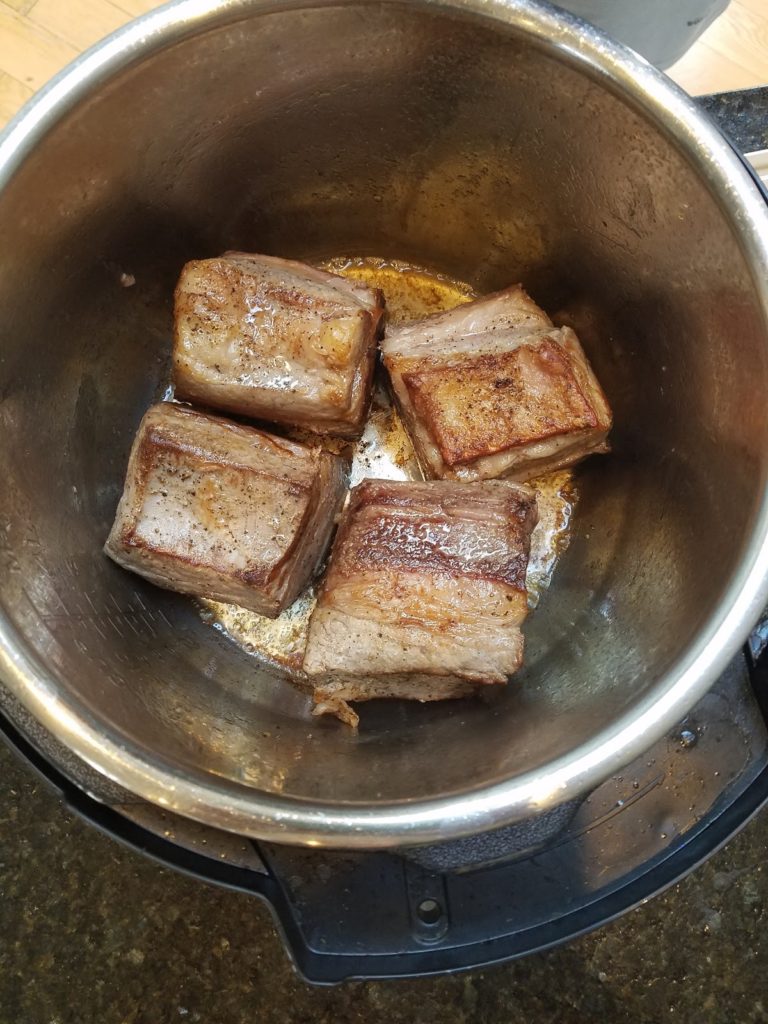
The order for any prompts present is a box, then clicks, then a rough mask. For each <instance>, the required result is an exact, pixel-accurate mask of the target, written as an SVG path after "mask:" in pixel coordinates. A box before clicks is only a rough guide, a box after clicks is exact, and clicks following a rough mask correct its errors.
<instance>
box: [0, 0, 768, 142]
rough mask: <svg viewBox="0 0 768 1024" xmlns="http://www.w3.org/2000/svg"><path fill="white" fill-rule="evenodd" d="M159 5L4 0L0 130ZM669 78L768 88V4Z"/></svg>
mask: <svg viewBox="0 0 768 1024" xmlns="http://www.w3.org/2000/svg"><path fill="white" fill-rule="evenodd" d="M638 2H642V0H638ZM674 2H675V0H670V3H674ZM159 6H160V4H159V3H158V2H157V0H0V125H2V124H3V123H4V122H5V121H6V120H7V119H8V118H9V117H11V116H12V115H13V114H14V113H15V112H16V111H17V110H18V108H19V107H20V106H21V105H22V103H24V101H25V100H26V99H27V98H28V97H29V96H31V95H32V93H33V92H34V91H35V90H36V89H39V88H40V86H41V85H43V84H44V83H45V82H46V81H47V80H48V79H49V78H50V77H51V75H53V74H54V73H55V72H56V71H58V70H59V69H60V68H62V67H64V65H65V64H67V63H68V62H69V61H70V60H72V58H73V57H75V56H76V55H77V54H78V53H79V52H80V51H81V50H84V49H85V48H86V47H88V46H90V45H91V44H92V43H95V42H96V41H97V40H99V39H101V38H102V37H103V36H105V35H107V33H109V32H112V31H113V30H114V29H116V28H118V27H119V26H120V25H123V24H124V23H125V22H126V21H129V20H130V19H131V18H132V17H135V16H136V15H139V14H143V13H145V12H146V11H150V10H153V9H154V8H155V7H159ZM669 74H670V75H671V76H672V78H674V79H675V81H676V82H678V83H679V84H680V85H682V86H683V88H685V89H687V90H688V91H689V92H691V93H693V94H697V93H703V92H718V91H721V90H726V89H745V88H748V87H749V86H753V85H766V84H768V0H731V4H730V6H729V8H728V9H727V11H726V12H725V14H723V15H722V16H721V17H720V18H718V19H717V21H716V22H714V24H712V25H710V27H709V28H708V29H707V31H706V32H705V33H704V34H703V35H702V36H701V37H700V39H699V40H698V41H697V42H696V44H695V45H694V46H693V48H692V49H691V50H689V52H688V53H687V54H686V55H685V56H684V57H683V59H682V60H681V61H679V62H678V63H677V64H676V65H675V66H674V67H673V68H672V69H671V70H670V71H669Z"/></svg>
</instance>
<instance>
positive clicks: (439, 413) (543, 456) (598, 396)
mask: <svg viewBox="0 0 768 1024" xmlns="http://www.w3.org/2000/svg"><path fill="white" fill-rule="evenodd" d="M381 348H382V352H383V354H384V363H385V366H386V367H387V370H388V372H389V375H390V381H391V384H392V390H393V392H394V396H395V400H396V402H397V405H398V408H399V410H400V414H401V416H402V419H403V422H404V424H405V427H406V429H407V430H408V433H409V435H410V437H411V440H412V442H413V445H414V448H415V449H416V454H417V456H418V459H419V462H420V464H421V467H422V469H423V470H424V473H425V475H426V476H429V477H434V478H442V479H454V480H485V479H491V478H494V477H500V476H506V477H509V478H511V479H516V480H531V479H533V478H534V477H536V476H541V475H542V474H543V473H547V472H550V471H552V470H555V469H560V468H562V467H564V466H569V465H571V464H573V463H574V462H577V461H579V460H580V459H582V458H584V457H585V456H587V455H590V454H592V453H594V452H604V451H607V450H608V447H607V444H606V437H607V435H608V431H609V430H610V427H611V412H610V409H609V408H608V404H607V402H606V400H605V397H604V395H603V393H602V391H601V389H600V385H599V384H598V382H597V379H596V377H595V375H594V373H593V372H592V369H591V367H590V365H589V363H588V362H587V358H586V356H585V355H584V352H583V350H582V348H581V345H580V344H579V340H578V338H577V337H576V335H575V334H574V332H573V331H572V330H570V329H569V328H568V327H562V328H555V327H553V325H552V322H551V321H550V320H549V318H548V317H547V315H546V314H545V313H544V312H543V310H541V309H539V307H538V306H537V305H536V304H535V303H534V302H533V301H532V300H531V299H530V298H529V297H528V296H527V295H526V294H525V292H524V291H523V289H522V288H521V287H520V286H519V285H516V286H515V287H513V288H508V289H506V290H505V291H502V292H497V293H496V294H495V295H488V296H486V297H485V298H483V299H478V300H477V301H476V302H470V303H467V304H466V305H463V306H459V307H458V308H456V309H452V310H450V311H449V312H447V313H438V314H437V315H436V316H431V317H427V318H426V319H424V320H420V321H418V322H416V323H413V324H408V325H406V326H404V327H400V328H396V329H393V330H390V331H388V332H387V336H386V338H385V339H384V341H383V342H382V346H381Z"/></svg>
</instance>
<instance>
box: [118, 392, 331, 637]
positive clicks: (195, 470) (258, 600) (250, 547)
mask: <svg viewBox="0 0 768 1024" xmlns="http://www.w3.org/2000/svg"><path fill="white" fill-rule="evenodd" d="M345 490H346V472H345V465H344V462H343V461H342V460H341V459H340V458H339V457H338V456H336V455H331V454H329V453H328V452H324V451H322V450H321V449H319V448H309V447H307V446H306V445H302V444H296V443H294V442H292V441H286V440H285V439H284V438H280V437H273V436H272V435H271V434H265V433H263V432H262V431H260V430H255V429H254V428H252V427H242V426H239V425H237V424H235V423H230V422H229V421H228V420H224V419H220V418H219V417H216V416H207V415H205V414H204V413H199V412H195V411H194V410H192V409H189V408H185V407H184V406H181V405H175V404H172V403H170V402H161V403H160V404H159V405H155V406H153V407H152V408H151V409H150V410H149V411H148V412H147V413H146V415H145V416H144V419H143V420H142V421H141V424H140V426H139V430H138V433H137V435H136V438H135V440H134V443H133V448H132V450H131V456H130V460H129V462H128V472H127V475H126V480H125V489H124V491H123V495H122V497H121V499H120V503H119V505H118V508H117V514H116V516H115V522H114V525H113V527H112V530H111V532H110V535H109V538H108V539H107V543H106V545H105V549H104V550H105V551H106V553H107V554H108V555H109V556H110V558H113V559H114V560H115V561H116V562H117V563H118V564H119V565H122V566H124V567H125V568H126V569H132V570H133V571H134V572H137V573H139V574H140V575H141V576H145V577H146V578H147V579H148V580H151V581H152V582H153V583H156V584H158V585H159V586H161V587H167V588H168V589H170V590H178V591H181V592H182V593H185V594H197V595H198V596H200V597H209V598H214V599H216V600H218V601H226V602H229V603H232V604H237V605H241V606H242V607H243V608H249V609H251V610H252V611H255V612H259V613H260V614H262V615H268V616H270V617H272V618H274V617H275V616H277V615H279V613H280V612H281V611H282V610H283V609H284V608H286V607H287V606H288V605H289V604H291V603H292V602H293V601H295V600H296V598H297V597H298V595H299V594H300V593H301V591H302V590H303V589H304V587H305V586H306V585H307V583H308V582H309V580H310V578H311V576H312V575H313V573H314V572H315V571H316V570H317V568H318V566H319V564H320V562H321V560H322V558H323V556H324V554H325V552H326V549H327V547H328V543H329V541H330V538H331V532H332V530H333V526H334V523H335V517H336V515H337V513H338V512H339V509H340V508H341V505H342V503H343V500H344V495H345Z"/></svg>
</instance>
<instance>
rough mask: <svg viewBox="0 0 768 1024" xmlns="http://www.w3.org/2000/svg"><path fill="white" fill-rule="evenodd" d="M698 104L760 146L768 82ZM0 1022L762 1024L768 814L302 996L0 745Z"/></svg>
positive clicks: (224, 903) (279, 956)
mask: <svg viewBox="0 0 768 1024" xmlns="http://www.w3.org/2000/svg"><path fill="white" fill-rule="evenodd" d="M703 103H704V105H705V106H706V107H707V108H708V109H709V110H710V112H712V113H713V114H714V115H715V116H716V117H717V119H718V120H719V121H720V123H721V124H722V125H723V127H724V128H725V130H726V131H728V133H729V134H730V135H731V137H732V138H733V140H734V141H735V142H736V144H737V145H739V146H740V147H741V148H742V149H743V150H745V151H752V150H756V149H761V148H768V88H766V89H753V90H749V91H747V92H743V93H735V94H722V95H719V96H714V97H708V98H707V99H706V100H704V101H703ZM0 776H1V777H2V784H1V785H0V1024H170V1022H176V1021H178V1022H187V1021H188V1022H190V1024H192V1022H199V1024H252V1022H255V1021H258V1022H259V1024H288V1022H310V1021H311V1022H313V1024H314V1022H323V1021H326V1022H329V1024H331V1022H333V1024H344V1022H353V1021H355V1022H358V1021H365V1022H366V1024H376V1022H382V1024H384V1022H386V1024H399V1022H403V1024H405V1022H408V1024H411V1022H417V1024H449V1022H450V1024H461V1022H466V1024H469V1022H477V1024H481V1022H482V1024H496V1022H499V1024H502V1022H503V1024H508V1022H512V1021H521V1022H526V1024H543V1022H547V1024H550V1022H551V1024H584V1022H587V1021H591V1020H599V1021H601V1022H606V1024H622V1022H632V1024H651V1022H657V1021H669V1020H675V1021H679V1022H681V1024H752V1022H767V1024H768V871H766V870H764V869H763V863H764V861H765V859H766V849H767V848H768V812H764V813H763V814H762V815H760V816H759V817H758V818H757V819H756V820H755V821H753V822H752V823H751V824H750V825H748V826H747V828H746V829H745V830H744V832H743V833H742V834H741V835H740V836H738V837H737V838H735V839H733V840H732V841H731V842H730V843H729V844H728V846H727V847H726V849H725V850H723V851H721V852H720V853H719V854H717V855H716V856H715V857H713V858H712V859H711V860H710V861H709V862H708V863H707V864H706V865H705V866H704V867H703V868H701V869H699V870H698V871H697V872H696V873H695V874H694V875H692V876H690V877H689V878H688V879H686V880H685V881H683V882H682V883H680V884H679V885H677V886H675V887H674V888H673V889H672V890H670V891H669V892H668V893H666V894H665V895H663V896H661V897H658V898H657V899H655V900H653V901H652V902H651V903H649V904H647V905H646V906H644V907H641V908H640V909H638V910H636V911H633V912H632V913H630V914H629V915H627V916H625V917H624V918H622V919H621V920H620V921H619V922H617V923H615V924H612V925H609V926H607V927H605V928H603V929H601V930H600V931H598V932H596V933H593V934H592V935H589V936H587V937H586V938H583V939H580V940H579V941H577V942H574V943H572V944H571V945H569V946H567V947H564V948H561V949H558V950H555V951H552V952H549V953H544V954H538V955H536V956H532V957H529V958H528V959H525V960H522V961H518V962H516V963H513V964H510V965H507V966H504V967H499V968H494V969H492V970H487V971H480V972H474V973H472V974H464V975H457V976H454V977H447V978H438V979H426V980H421V981H406V982H355V983H349V984H346V985H343V986H340V987H338V988H335V989H313V988H310V987H309V986H308V985H306V984H305V983H304V982H303V981H301V980H300V979H299V978H298V977H297V976H296V975H295V974H294V972H293V970H292V968H291V967H290V964H289V962H288V959H287V957H286V954H285V952H284V950H283V947H282V944H281V942H280V939H279V938H278V936H277V934H276V932H275V929H274V927H273V925H272V921H271V918H270V915H269V913H268V911H267V910H266V909H265V907H264V906H263V905H262V904H260V903H259V902H258V901H257V900H256V899H254V898H253V897H249V896H247V895H242V894H238V893H232V892H227V891H224V890H219V889H214V888H211V887H209V886H206V885H204V884H202V883H200V882H196V881H193V880H191V879H188V878H185V877H182V876H180V875H177V874H175V873H172V872H170V871H168V870H166V869H163V868H160V867H158V866H156V865H155V864H153V863H150V862H149V861H146V860H144V859H143V858H142V857H140V856H139V855H138V854H135V853H132V852H128V851H126V850H124V849H122V848H121V847H120V846H118V845H117V844H116V843H115V842H113V841H112V840H111V839H108V838H105V837H104V836H102V835H100V834H99V833H97V832H96V831H95V830H94V829H92V828H90V827H88V826H86V825H84V824H82V823H81V822H79V821H78V820H77V819H75V818H73V817H72V816H71V815H70V814H69V813H67V812H66V811H65V810H63V808H62V807H61V805H60V804H59V802H58V800H57V799H56V797H54V796H53V795H52V794H51V793H50V792H49V791H48V790H47V789H46V788H45V787H44V785H43V784H42V783H38V782H37V780H36V778H35V777H34V776H33V775H32V774H31V773H30V771H29V770H28V769H27V768H26V767H25V766H23V765H21V764H19V763H18V762H17V761H16V760H15V758H14V757H13V755H11V754H10V753H9V752H7V751H5V750H4V749H1V748H0Z"/></svg>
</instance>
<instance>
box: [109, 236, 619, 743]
mask: <svg viewBox="0 0 768 1024" xmlns="http://www.w3.org/2000/svg"><path fill="white" fill-rule="evenodd" d="M383 312H384V304H383V298H382V295H381V293H380V292H379V291H378V290H377V289H375V288H370V287H368V286H367V285H365V284H362V283H360V282H358V281H355V280H350V279H348V278H345V277H341V276H338V275H336V274H331V273H327V272H326V271H323V270H319V269H317V268H315V267H311V266H308V265H306V264H303V263H296V262H294V261H291V260H284V259H278V258H277V257H274V256H260V255H253V254H248V253H240V252H228V253H225V254H224V255H223V256H220V257H218V258H216V259H204V260H193V261H192V262H190V263H187V264H186V265H185V266H184V268H183V270H182V272H181V277H180V279H179V282H178V285H177V288H176V293H175V317H174V344H173V367H174V382H175V387H176V396H177V397H178V398H180V399H182V400H186V401H190V402H195V403H200V404H201V405H203V406H206V407H210V408H213V409H220V410H224V411H226V412H229V413H234V414H237V415H239V416H246V417H250V418H252V419H256V420H266V421H271V422H274V423H276V424H282V425H288V426H299V427H301V428H303V429H305V430H309V431H312V432H314V433H317V434H326V435H333V436H336V437H344V438H354V437H359V436H360V434H361V432H362V429H363V427H364V421H365V418H366V414H367V410H368V407H369V403H370V397H371V388H372V380H373V372H374V364H375V360H376V346H377V335H378V332H379V327H380V322H381V318H382V315H383ZM381 348H382V354H383V357H384V365H385V367H386V370H387V372H388V374H389V378H390V383H391V386H392V391H393V393H394V398H395V401H396V403H397V406H398V408H399V411H400V414H401V417H402V419H403V421H404V424H405V427H406V429H407V431H408V433H409V435H410V437H411V440H412V442H413V445H414V448H415V450H416V454H417V456H418V459H419V462H420V464H421V467H422V469H423V471H424V475H425V476H426V477H427V478H428V479H427V480H426V481H418V482H416V481H390V480H372V479H369V480H364V481H363V482H362V483H361V484H360V485H359V486H357V487H355V488H354V489H353V490H352V491H351V492H350V496H349V503H348V506H347V509H346V511H345V513H344V514H343V518H342V521H341V525H340V527H339V529H338V533H337V536H336V540H335V542H334V545H333V549H332V552H331V556H330V561H329V565H328V568H327V571H326V575H325V579H324V581H323V583H322V585H321V588H320V592H319V596H318V601H317V605H316V607H315V609H314V611H313V613H312V617H311V619H310V622H309V632H308V640H307V646H306V651H305V654H304V661H303V668H304V672H305V673H306V675H307V676H308V677H309V679H310V682H311V684H312V686H313V691H314V698H315V713H316V714H323V713H332V714H335V715H337V716H338V717H339V718H341V719H342V720H343V721H345V722H347V723H349V724H351V725H356V724H357V721H358V717H357V714H356V712H355V711H354V710H353V709H352V708H351V707H350V703H355V702H357V701H366V700H371V699H373V698H376V697H400V698H407V699H412V700H419V701H434V700H444V699H446V698H450V697H462V696H465V695H469V694H472V693H474V692H476V691H478V690H480V689H482V688H483V687H486V686H492V685H494V684H503V683H505V682H506V681H507V679H508V678H509V676H510V675H511V674H512V673H513V672H515V671H516V670H517V669H518V668H519V667H520V664H521V663H522V657H523V637H522V633H521V629H520V627H521V624H522V622H523V620H524V618H525V616H526V614H527V610H528V604H527V592H526V571H527V567H528V556H529V550H530V540H531V532H532V531H533V529H534V527H535V525H536V522H537V516H538V513H537V507H536V497H535V492H534V491H533V490H532V489H530V488H528V487H526V486H525V485H524V484H522V483H519V482H517V483H513V482H512V481H513V480H515V481H524V480H530V479H533V478H534V477H537V476H540V475H541V474H543V473H545V472H548V471H550V470H554V469H559V468H560V467H563V466H568V465H570V464H572V463H574V462H576V461H578V460H579V459H581V458H583V457H584V456H586V455H588V454H590V453H592V452H600V451H606V450H607V441H606V438H607V434H608V431H609V429H610V427H611V412H610V409H609V408H608V404H607V402H606V400H605V397H604V396H603V393H602V391H601V389H600V385H599V384H598V382H597V379H596V378H595V375H594V373H593V372H592V369H591V367H590V365H589V363H588V362H587V359H586V356H585V355H584V352H583V351H582V348H581V345H580V344H579V341H578V338H577V337H576V335H575V334H574V332H573V331H572V330H570V329H569V328H567V327H562V328H556V327H555V326H554V325H553V323H552V321H551V320H550V319H549V317H548V316H547V315H546V313H544V311H543V310H542V309H540V308H539V307H538V306H537V305H536V303H535V302H533V300H532V299H531V298H529V296H528V295H526V293H525V292H524V291H523V289H522V288H521V287H520V286H519V285H516V286H514V287H511V288H507V289H505V290H504V291H501V292H497V293H496V294H494V295H488V296H486V297H485V298H482V299H478V300H476V301H474V302H466V303H464V304H463V305H460V306H459V307H457V308H455V309H452V310H450V311H449V312H445V313H439V314H437V315H435V316H430V317H427V318H425V319H423V320H420V321H417V322H414V323H410V324H407V325H405V326H400V327H396V328H391V329H390V330H389V331H388V332H387V336H386V338H385V339H384V341H383V342H382V345H381ZM499 478H505V479H499ZM346 479H347V465H346V462H345V461H344V460H343V459H341V458H339V457H338V456H336V455H333V454H330V453H329V452H326V451H324V450H323V449H321V448H320V447H312V446H307V445H304V444H299V443H296V442H294V441H289V440H286V439H285V438H282V437H278V436H274V435H272V434H269V433H265V432H264V431H262V430H257V429H255V428H254V427H249V426H244V425H240V424H238V423H233V422H231V421H229V420H225V419H220V418H219V417H217V416H211V415H207V414H206V413H203V412H197V411H195V410H193V409H192V408H189V407H188V406H182V405H178V404H175V403H168V402H164V403H160V404H159V405H155V406H153V407H152V408H151V409H150V410H149V412H147V414H146V416H145V417H144V419H143V420H142V423H141V425H140V427H139V431H138V434H137V435H136V438H135V441H134V444H133V448H132V451H131V456H130V461H129V464H128V471H127V476H126V481H125V489H124V492H123V495H122V498H121V499H120V504H119V506H118V509H117V514H116V518H115V522H114V525H113V527H112V531H111V533H110V535H109V538H108V540H107V543H106V545H105V550H106V552H107V554H108V555H109V556H110V557H111V558H113V559H114V560H115V561H116V562H118V563H119V564H120V565H122V566H124V567H125V568H127V569H131V570H133V571H134V572H137V573H139V574H140V575H142V576H145V577H146V578H147V579H149V580H151V581H152V582H153V583H157V584H158V585H159V586H162V587H167V588H169V589H171V590H178V591H181V592H183V593H189V594H196V595H198V596H201V597H208V598H214V599H217V600H220V601H224V602H228V603H232V604H236V605H240V606H242V607H243V608H247V609H250V610H252V611H255V612H258V613H260V614H262V615H266V616H269V617H272V618H275V617H277V616H278V615H279V614H280V613H281V612H282V611H283V610H284V609H285V608H287V607H288V606H289V605H290V604H292V603H293V602H294V601H295V600H296V598H297V597H299V595H300V594H301V592H302V591H303V590H304V589H305V588H306V587H307V586H308V584H309V583H310V581H311V579H312V577H313V576H314V575H315V574H316V573H317V572H318V570H319V568H320V565H321V563H322V561H323V558H324V556H325V553H326V551H327V549H328V547H329V545H330V541H331V536H332V533H333V530H334V527H335V525H336V521H337V518H338V516H339V513H340V509H341V507H342V504H343V501H344V496H345V491H346Z"/></svg>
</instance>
